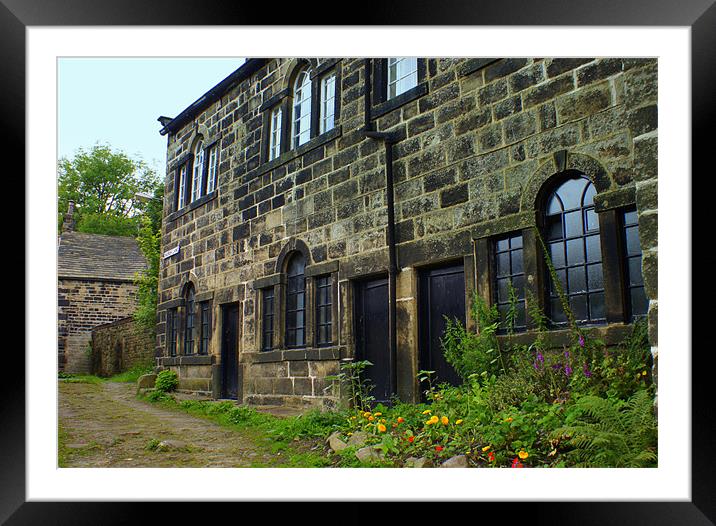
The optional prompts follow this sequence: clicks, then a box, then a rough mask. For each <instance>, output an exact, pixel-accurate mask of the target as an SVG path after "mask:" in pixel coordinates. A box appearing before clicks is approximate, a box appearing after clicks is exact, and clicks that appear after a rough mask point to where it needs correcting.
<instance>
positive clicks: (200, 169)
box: [191, 141, 204, 201]
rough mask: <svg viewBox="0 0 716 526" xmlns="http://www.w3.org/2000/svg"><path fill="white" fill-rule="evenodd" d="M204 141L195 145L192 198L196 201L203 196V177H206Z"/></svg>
mask: <svg viewBox="0 0 716 526" xmlns="http://www.w3.org/2000/svg"><path fill="white" fill-rule="evenodd" d="M203 146H204V144H203V142H202V141H199V142H197V143H196V146H195V147H194V166H193V168H192V177H191V200H192V201H196V200H197V199H199V198H200V197H201V189H202V179H203V177H204V149H203Z"/></svg>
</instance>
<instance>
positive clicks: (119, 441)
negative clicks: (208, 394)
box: [59, 381, 282, 468]
mask: <svg viewBox="0 0 716 526" xmlns="http://www.w3.org/2000/svg"><path fill="white" fill-rule="evenodd" d="M135 389H136V386H135V385H134V384H123V383H112V382H102V383H100V384H85V383H69V382H62V381H61V382H59V422H60V430H61V432H62V433H63V434H64V439H65V440H64V444H65V448H64V452H65V455H64V456H65V463H64V466H63V467H76V468H82V467H88V468H89V467H101V468H107V467H258V466H268V465H273V466H278V465H280V464H281V463H282V458H281V454H280V453H277V454H276V455H273V454H271V453H270V452H268V451H266V448H261V447H257V445H256V443H255V442H254V441H253V440H252V439H251V438H249V437H247V436H244V435H242V434H241V433H239V432H237V431H234V430H230V429H226V428H224V427H221V426H219V425H217V424H214V423H213V422H209V421H207V420H203V419H201V418H196V417H194V416H191V415H188V414H185V413H182V412H178V411H171V410H167V409H163V408H161V407H158V406H155V405H152V404H149V403H146V402H143V401H140V400H137V399H136V398H135ZM152 440H154V441H163V440H170V441H176V442H178V443H176V444H175V446H179V447H173V448H170V449H168V450H166V451H157V450H149V449H147V444H149V443H150V442H151V441H152Z"/></svg>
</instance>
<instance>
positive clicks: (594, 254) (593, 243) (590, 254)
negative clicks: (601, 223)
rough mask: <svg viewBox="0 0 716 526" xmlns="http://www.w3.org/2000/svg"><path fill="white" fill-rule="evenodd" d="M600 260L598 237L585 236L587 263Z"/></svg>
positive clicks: (600, 252)
mask: <svg viewBox="0 0 716 526" xmlns="http://www.w3.org/2000/svg"><path fill="white" fill-rule="evenodd" d="M601 260H602V245H601V242H600V240H599V236H587V263H596V262H598V261H601Z"/></svg>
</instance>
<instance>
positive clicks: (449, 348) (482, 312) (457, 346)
mask: <svg viewBox="0 0 716 526" xmlns="http://www.w3.org/2000/svg"><path fill="white" fill-rule="evenodd" d="M470 313H471V316H472V319H473V320H474V321H475V322H476V323H477V327H478V332H477V334H475V333H473V332H471V331H469V330H467V328H465V327H464V326H463V324H462V323H461V322H460V320H458V319H452V320H451V319H449V318H447V317H446V318H445V332H444V333H443V336H442V337H441V339H440V343H441V345H442V348H443V352H444V355H445V359H446V360H447V362H448V363H449V364H450V365H452V366H453V368H454V369H455V371H456V372H457V374H458V375H460V377H461V378H462V379H463V380H467V379H468V378H469V377H471V376H472V375H477V376H478V377H479V378H480V379H481V381H483V382H484V381H486V380H487V379H488V378H490V377H491V376H499V375H500V374H502V373H504V372H505V363H504V359H503V356H502V352H501V350H500V346H499V343H498V341H497V335H496V333H497V329H498V327H499V323H498V321H499V314H498V312H497V307H495V306H488V305H487V304H486V303H485V301H484V300H483V299H482V298H480V297H479V296H477V295H475V296H474V297H473V302H472V308H471V310H470Z"/></svg>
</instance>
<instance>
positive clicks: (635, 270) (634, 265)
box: [628, 257, 644, 285]
mask: <svg viewBox="0 0 716 526" xmlns="http://www.w3.org/2000/svg"><path fill="white" fill-rule="evenodd" d="M628 266H629V285H643V284H644V278H643V276H642V273H641V258H640V257H634V258H629V262H628Z"/></svg>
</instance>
